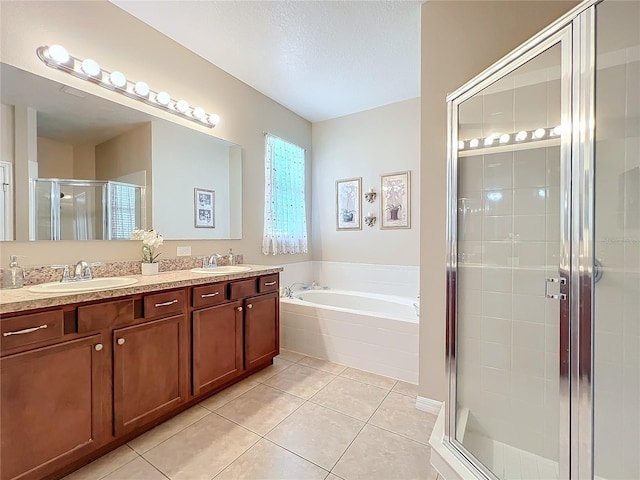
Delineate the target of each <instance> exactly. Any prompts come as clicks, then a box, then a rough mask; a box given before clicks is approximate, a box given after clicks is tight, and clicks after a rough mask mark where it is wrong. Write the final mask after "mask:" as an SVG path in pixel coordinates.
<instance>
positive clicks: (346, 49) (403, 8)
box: [111, 0, 422, 122]
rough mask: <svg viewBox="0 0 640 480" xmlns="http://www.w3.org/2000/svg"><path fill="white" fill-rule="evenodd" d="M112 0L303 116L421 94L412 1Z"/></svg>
mask: <svg viewBox="0 0 640 480" xmlns="http://www.w3.org/2000/svg"><path fill="white" fill-rule="evenodd" d="M111 1H112V3H114V4H115V5H117V6H119V7H120V8H122V9H124V10H125V11H127V12H129V13H130V14H132V15H134V16H135V17H137V18H139V19H140V20H142V21H143V22H145V23H147V24H149V25H150V26H152V27H153V28H155V29H156V30H159V31H160V32H162V33H164V34H165V35H167V36H168V37H171V38H172V39H173V40H175V41H176V42H178V43H180V44H182V45H183V46H185V47H186V48H188V49H190V50H192V51H193V52H195V53H197V54H198V55H200V56H201V57H203V58H205V59H206V60H208V61H210V62H211V63H213V64H215V65H217V66H218V67H220V68H221V69H223V70H225V71H226V72H228V73H230V74H231V75H233V76H234V77H236V78H238V79H240V80H242V81H243V82H245V83H247V84H249V85H251V86H252V87H253V88H255V89H256V90H258V91H260V92H262V93H264V94H265V95H267V96H268V97H270V98H272V99H274V100H275V101H277V102H279V103H281V104H282V105H284V106H285V107H287V108H289V109H290V110H292V111H294V112H296V113H297V114H298V115H300V116H302V117H304V118H306V119H307V120H310V121H312V122H316V121H321V120H327V119H330V118H335V117H339V116H342V115H347V114H350V113H354V112H359V111H363V110H367V109H370V108H374V107H378V106H381V105H386V104H389V103H394V102H398V101H401V100H406V99H409V98H414V97H417V96H419V95H420V4H421V3H422V2H421V1H410V0H404V1H211V0H208V1H176V0H164V1H148V0H147V1H129V0H111Z"/></svg>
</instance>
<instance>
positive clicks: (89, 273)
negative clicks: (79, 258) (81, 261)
mask: <svg viewBox="0 0 640 480" xmlns="http://www.w3.org/2000/svg"><path fill="white" fill-rule="evenodd" d="M98 265H102V262H91V263H87V266H86V267H84V278H85V279H87V280H91V279H92V278H93V272H92V271H91V267H97V266H98Z"/></svg>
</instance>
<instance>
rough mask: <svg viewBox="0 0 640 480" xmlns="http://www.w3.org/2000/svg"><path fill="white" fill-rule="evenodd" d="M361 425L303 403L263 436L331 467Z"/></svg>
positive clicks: (328, 467)
mask: <svg viewBox="0 0 640 480" xmlns="http://www.w3.org/2000/svg"><path fill="white" fill-rule="evenodd" d="M363 426H364V422H361V421H359V420H356V419H355V418H351V417H349V416H347V415H343V414H342V413H338V412H335V411H333V410H329V409H328V408H325V407H322V406H320V405H316V404H314V403H310V402H307V403H305V404H304V405H302V406H301V407H300V408H299V409H298V410H296V411H295V412H294V413H293V414H291V415H290V416H289V417H287V418H286V419H285V420H284V421H283V422H282V423H281V424H280V425H278V426H277V427H276V428H274V429H273V430H271V432H269V434H268V435H267V437H266V438H268V439H269V440H271V441H272V442H275V443H277V444H278V445H280V446H282V447H284V448H286V449H287V450H290V451H292V452H293V453H296V454H298V455H300V456H301V457H303V458H306V459H307V460H309V461H311V462H313V463H315V464H317V465H320V466H321V467H322V468H325V469H327V470H331V468H333V466H334V465H335V464H336V462H337V461H338V459H339V458H340V456H341V455H342V454H343V453H344V452H345V450H346V449H347V447H348V446H349V445H350V444H351V442H352V441H353V439H354V438H356V435H358V432H359V431H360V430H361V429H362V427H363Z"/></svg>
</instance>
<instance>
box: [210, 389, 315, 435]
mask: <svg viewBox="0 0 640 480" xmlns="http://www.w3.org/2000/svg"><path fill="white" fill-rule="evenodd" d="M303 403H304V400H303V399H301V398H298V397H295V396H293V395H289V394H288V393H285V392H281V391H279V390H276V389H274V388H271V387H268V386H266V385H258V386H256V387H254V388H252V389H251V390H249V391H248V392H246V393H243V394H242V395H240V396H239V397H238V398H236V399H235V400H232V401H231V402H229V403H227V404H226V405H225V406H224V407H221V408H219V409H218V410H217V411H216V413H218V414H220V415H222V416H223V417H226V418H228V419H229V420H231V421H233V422H235V423H237V424H239V425H242V426H243V427H246V428H248V429H249V430H252V431H254V432H256V433H258V434H260V435H265V434H266V433H267V432H268V431H269V430H271V429H272V428H273V427H275V426H276V425H277V424H279V423H280V422H281V421H282V420H284V419H285V418H286V417H287V416H289V415H290V414H291V413H292V412H293V411H294V410H295V409H297V408H298V407H299V406H300V405H302V404H303Z"/></svg>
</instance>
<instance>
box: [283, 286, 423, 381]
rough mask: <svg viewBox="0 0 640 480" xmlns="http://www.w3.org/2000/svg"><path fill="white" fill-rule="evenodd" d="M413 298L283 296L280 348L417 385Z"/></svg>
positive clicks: (337, 293)
mask: <svg viewBox="0 0 640 480" xmlns="http://www.w3.org/2000/svg"><path fill="white" fill-rule="evenodd" d="M415 301H416V299H414V298H407V297H397V296H391V295H381V294H374V293H364V292H354V291H346V290H307V291H300V292H296V293H295V294H294V298H282V299H281V303H280V336H281V339H280V345H281V346H282V348H285V349H288V350H293V351H296V352H300V353H304V354H306V355H311V356H314V357H318V358H323V359H326V360H330V361H332V362H336V363H340V364H343V365H348V366H350V367H354V368H359V369H362V370H367V371H370V372H373V373H378V374H380V375H385V376H388V377H393V378H397V379H399V380H404V381H406V382H411V383H417V381H418V317H417V316H416V313H415V309H414V306H413V303H414V302H415Z"/></svg>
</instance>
